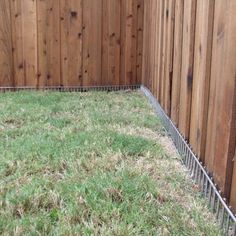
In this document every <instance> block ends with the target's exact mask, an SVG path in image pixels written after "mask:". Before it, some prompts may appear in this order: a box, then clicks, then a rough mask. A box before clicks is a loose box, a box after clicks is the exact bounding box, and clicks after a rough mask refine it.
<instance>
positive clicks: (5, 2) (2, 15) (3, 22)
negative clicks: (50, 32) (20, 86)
mask: <svg viewBox="0 0 236 236" xmlns="http://www.w3.org/2000/svg"><path fill="white" fill-rule="evenodd" d="M12 49H13V47H12V34H11V12H10V1H9V0H1V1H0V83H1V85H2V86H13V85H14V82H13V58H12Z"/></svg>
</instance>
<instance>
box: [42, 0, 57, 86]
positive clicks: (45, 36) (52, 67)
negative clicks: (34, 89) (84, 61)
mask: <svg viewBox="0 0 236 236" xmlns="http://www.w3.org/2000/svg"><path fill="white" fill-rule="evenodd" d="M37 25H38V29H37V30H38V34H37V35H38V86H39V87H44V86H47V87H50V86H60V84H61V83H60V82H61V81H60V75H61V73H60V56H61V55H60V4H58V2H56V1H54V0H41V1H38V2H37Z"/></svg>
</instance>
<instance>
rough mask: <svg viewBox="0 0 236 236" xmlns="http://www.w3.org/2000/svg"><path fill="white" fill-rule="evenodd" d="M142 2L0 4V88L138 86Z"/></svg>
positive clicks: (21, 0)
mask: <svg viewBox="0 0 236 236" xmlns="http://www.w3.org/2000/svg"><path fill="white" fill-rule="evenodd" d="M142 29H143V0H0V86H1V87H8V86H10V87H22V86H33V87H36V86H38V87H45V86H47V87H50V86H100V85H132V84H140V82H141V69H142V66H141V63H142V38H143V37H142V34H143V30H142Z"/></svg>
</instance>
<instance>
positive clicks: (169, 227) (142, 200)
mask: <svg viewBox="0 0 236 236" xmlns="http://www.w3.org/2000/svg"><path fill="white" fill-rule="evenodd" d="M0 111H1V112H0V153H1V158H0V234H1V235H214V236H216V235H221V232H220V230H219V228H218V226H217V224H216V223H215V221H214V217H213V216H212V215H211V213H210V212H209V211H208V209H207V206H206V204H205V203H204V201H203V199H202V198H201V197H200V194H199V192H198V191H197V190H196V187H195V186H194V185H193V184H192V182H191V180H190V179H189V177H188V176H187V174H186V170H185V169H184V167H183V166H182V165H181V163H180V160H179V157H178V155H177V154H176V152H175V149H174V147H173V146H172V143H171V142H170V140H169V139H168V138H167V137H166V135H165V133H164V132H163V128H162V126H161V125H160V122H159V121H158V119H157V118H156V116H155V114H154V113H153V111H152V109H151V107H150V105H149V104H148V102H147V100H146V99H145V98H144V96H143V95H142V94H141V93H139V92H134V93H125V92H112V93H102V92H89V93H56V92H55V93H49V92H48V93H46V92H19V93H6V94H0Z"/></svg>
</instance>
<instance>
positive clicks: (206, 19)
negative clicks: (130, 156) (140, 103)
mask: <svg viewBox="0 0 236 236" xmlns="http://www.w3.org/2000/svg"><path fill="white" fill-rule="evenodd" d="M213 19H214V0H198V2H197V18H196V30H195V52H194V73H193V78H194V79H193V91H192V104H191V122H190V143H191V145H192V147H193V149H194V151H195V153H196V154H197V155H199V156H201V160H202V161H204V157H205V146H206V128H207V117H208V103H209V99H208V98H209V87H210V74H211V58H212V36H213Z"/></svg>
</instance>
